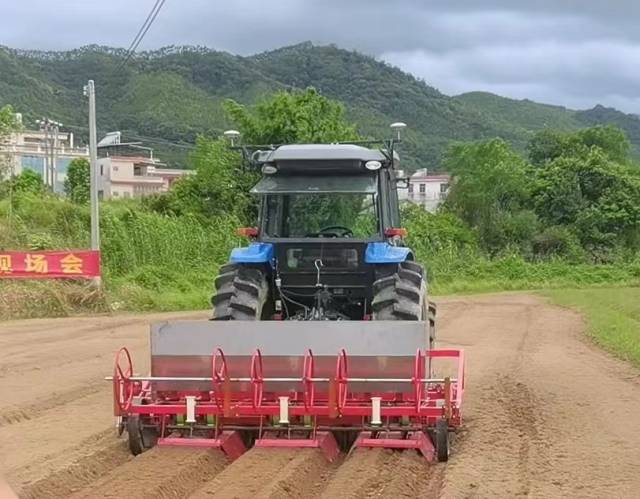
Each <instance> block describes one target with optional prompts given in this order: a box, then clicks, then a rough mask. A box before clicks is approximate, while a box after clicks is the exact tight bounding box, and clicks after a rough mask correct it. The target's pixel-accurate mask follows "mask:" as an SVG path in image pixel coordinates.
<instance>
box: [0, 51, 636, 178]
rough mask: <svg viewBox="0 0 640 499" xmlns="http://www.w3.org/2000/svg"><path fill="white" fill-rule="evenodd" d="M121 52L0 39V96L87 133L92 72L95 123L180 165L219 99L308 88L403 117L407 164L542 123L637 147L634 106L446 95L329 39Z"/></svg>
mask: <svg viewBox="0 0 640 499" xmlns="http://www.w3.org/2000/svg"><path fill="white" fill-rule="evenodd" d="M123 55H124V50H123V49H113V48H108V47H97V46H89V47H84V48H81V49H77V50H73V51H68V52H39V51H17V50H12V49H9V48H1V47H0V105H3V104H7V103H9V104H12V105H14V107H15V108H16V109H17V110H18V111H19V112H22V113H23V114H24V116H25V118H26V120H27V123H28V124H29V123H30V122H32V121H33V120H35V119H36V118H39V117H41V116H50V117H52V118H54V119H57V120H58V121H62V122H63V123H65V125H68V126H69V127H76V128H75V131H76V132H77V134H78V135H79V136H80V137H85V136H86V125H85V123H86V115H87V111H86V102H85V99H84V98H83V97H82V86H83V85H84V84H85V83H86V80H87V79H89V78H92V79H94V80H95V81H96V87H97V97H98V128H99V131H100V132H101V133H103V132H107V131H112V130H121V131H122V132H123V134H124V136H125V138H128V139H134V140H143V141H145V142H147V143H148V145H152V146H154V147H156V149H158V154H159V155H162V156H163V157H164V158H165V159H167V160H168V161H169V162H170V163H174V164H184V160H185V155H186V152H187V151H188V147H189V145H190V144H192V143H193V141H194V140H195V137H196V136H197V135H198V134H200V133H204V134H208V135H218V134H220V133H221V132H222V131H223V130H224V129H225V128H227V127H228V126H229V125H230V124H229V123H226V120H225V117H224V114H223V112H222V102H223V100H224V99H225V98H233V99H236V100H238V101H239V102H242V103H246V104H251V103H255V102H256V101H257V100H258V99H260V98H261V97H262V96H264V95H265V94H268V93H270V92H273V91H275V90H279V89H287V88H293V87H298V88H304V87H307V86H314V87H316V88H317V89H318V90H319V91H320V92H322V93H323V94H325V95H327V96H328V97H331V98H334V99H337V100H340V101H342V102H343V103H344V105H345V107H346V109H347V113H348V116H349V118H350V119H351V120H353V121H355V122H356V123H357V124H358V127H359V129H360V131H361V133H363V134H364V135H368V136H372V137H387V136H388V135H389V129H388V125H389V124H390V123H392V122H394V121H399V120H401V121H404V122H406V123H407V124H408V125H409V129H408V131H407V134H406V141H405V144H404V145H403V153H404V154H403V157H404V165H405V166H406V167H407V168H408V169H411V170H413V169H416V168H419V167H427V168H431V169H437V167H438V165H439V164H440V160H441V157H442V154H443V152H444V151H445V150H446V147H447V145H448V144H449V143H450V142H451V141H456V140H461V141H468V140H478V139H483V138H489V137H496V136H500V137H503V138H505V139H506V140H509V141H511V142H513V143H514V145H515V146H516V147H518V148H523V147H524V145H525V144H526V142H527V141H528V139H529V138H530V137H531V136H532V135H533V133H534V132H535V131H536V130H539V129H542V128H544V127H551V128H558V129H563V130H574V129H577V128H580V127H584V126H591V125H593V124H601V123H615V124H617V125H619V126H621V127H622V128H623V129H625V130H626V131H627V133H628V134H629V137H630V139H631V140H632V142H633V144H634V148H635V150H636V151H640V119H639V118H638V117H637V116H633V115H627V114H624V113H621V112H620V111H617V110H615V109H610V108H603V107H601V106H597V107H595V108H594V109H592V110H589V111H573V110H570V109H565V108H563V107H559V106H549V105H545V104H538V103H535V102H531V101H528V100H523V101H518V100H513V99H506V98H503V97H499V96H497V95H493V94H489V93H484V92H472V93H467V94H463V95H459V96H456V97H449V96H446V95H444V94H442V93H440V92H439V91H438V90H436V89H435V88H433V87H430V86H429V85H427V84H426V83H424V82H423V81H421V80H419V79H417V78H415V77H413V76H411V75H409V74H407V73H404V72H403V71H401V70H399V69H397V68H395V67H392V66H390V65H388V64H386V63H384V62H380V61H377V60H376V59H374V58H372V57H368V56H365V55H362V54H360V53H357V52H353V51H347V50H342V49H340V48H337V47H335V46H314V45H312V44H311V43H308V42H307V43H302V44H299V45H294V46H290V47H285V48H282V49H278V50H274V51H270V52H264V53H262V54H257V55H254V56H250V57H240V56H234V55H231V54H228V53H225V52H218V51H214V50H210V49H206V48H197V47H168V48H164V49H161V50H157V51H151V52H144V53H140V54H138V55H137V56H136V57H135V58H133V59H132V60H131V61H130V62H129V63H128V64H127V66H126V67H124V68H120V67H119V66H120V63H121V61H122V59H123ZM72 129H73V128H72Z"/></svg>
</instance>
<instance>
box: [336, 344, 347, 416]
mask: <svg viewBox="0 0 640 499" xmlns="http://www.w3.org/2000/svg"><path fill="white" fill-rule="evenodd" d="M348 382H349V369H348V366H347V352H345V350H344V348H343V349H342V350H340V354H339V355H338V362H337V364H336V383H337V385H338V390H337V391H338V393H337V401H336V402H337V406H338V412H341V411H342V409H343V408H344V407H345V406H346V405H347V383H348Z"/></svg>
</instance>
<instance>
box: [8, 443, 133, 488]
mask: <svg viewBox="0 0 640 499" xmlns="http://www.w3.org/2000/svg"><path fill="white" fill-rule="evenodd" d="M130 459H133V456H132V455H131V453H130V452H129V449H128V448H127V445H126V443H125V441H124V440H116V439H115V438H114V432H113V431H109V432H108V434H107V435H105V436H104V437H103V438H102V439H101V442H99V443H98V445H97V448H95V449H94V450H92V451H90V452H89V453H88V454H87V455H85V456H82V457H80V458H78V459H77V460H76V461H75V462H73V463H71V464H70V465H69V466H67V467H66V468H63V469H61V470H59V471H57V472H54V473H51V474H50V475H48V476H47V477H45V478H42V479H40V480H38V481H36V482H34V483H31V484H28V485H26V486H25V487H24V488H23V489H22V493H21V494H20V496H21V497H22V498H25V499H27V498H29V499H58V498H60V499H62V498H67V497H69V496H70V495H71V494H73V493H74V492H77V491H79V490H82V489H84V488H87V487H90V486H91V485H92V483H93V482H95V481H96V480H98V479H99V478H100V477H102V476H104V475H105V474H106V473H109V472H110V471H111V470H113V469H115V468H117V467H118V466H120V465H122V464H123V463H126V462H127V461H129V460H130Z"/></svg>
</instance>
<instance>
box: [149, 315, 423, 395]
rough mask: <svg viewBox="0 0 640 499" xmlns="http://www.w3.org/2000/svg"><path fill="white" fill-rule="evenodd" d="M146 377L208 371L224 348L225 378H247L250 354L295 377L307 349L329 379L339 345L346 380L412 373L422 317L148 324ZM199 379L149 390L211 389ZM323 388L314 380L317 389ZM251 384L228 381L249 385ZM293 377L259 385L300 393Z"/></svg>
mask: <svg viewBox="0 0 640 499" xmlns="http://www.w3.org/2000/svg"><path fill="white" fill-rule="evenodd" d="M150 343H151V375H152V376H154V377H156V376H160V377H211V376H212V367H211V363H212V354H213V352H214V351H215V350H216V349H217V348H220V349H222V351H223V352H224V355H225V358H226V362H227V367H228V374H229V376H230V377H231V378H249V376H250V366H251V357H252V356H253V354H254V352H255V351H256V349H257V348H259V349H260V351H261V353H262V363H263V376H264V378H297V379H299V378H301V377H302V370H303V361H304V355H305V352H306V351H307V350H308V349H311V351H312V352H313V357H314V364H315V371H314V378H332V377H334V376H335V374H336V362H337V358H338V354H339V352H340V350H341V349H343V348H344V349H345V351H346V353H347V356H348V377H349V378H411V377H412V376H413V373H414V362H415V355H416V351H417V349H419V348H420V349H425V348H427V346H428V344H429V342H428V333H427V324H426V323H425V322H422V321H304V322H303V321H256V322H252V321H174V322H161V323H157V324H153V325H152V326H151V341H150ZM211 386H212V385H211V383H207V382H202V381H162V382H158V383H157V384H154V387H155V390H158V391H164V390H203V391H205V390H210V389H211ZM325 388H326V384H323V383H317V384H316V390H322V391H324V389H325ZM250 389H251V386H250V383H248V382H246V383H245V382H239V383H234V385H233V391H234V392H236V391H248V390H250ZM301 390H302V384H301V383H300V382H297V381H286V382H284V381H278V382H275V381H274V382H265V385H264V391H265V392H270V391H277V392H287V391H301ZM349 390H350V391H359V392H410V391H411V390H412V385H411V383H393V382H391V383H390V382H374V383H350V384H349Z"/></svg>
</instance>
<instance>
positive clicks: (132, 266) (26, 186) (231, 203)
mask: <svg viewBox="0 0 640 499" xmlns="http://www.w3.org/2000/svg"><path fill="white" fill-rule="evenodd" d="M224 109H225V112H226V115H227V119H228V120H229V121H230V122H231V123H233V125H234V126H235V127H237V128H238V129H240V131H241V132H242V135H243V140H244V141H245V142H247V143H261V144H264V143H278V142H311V143H313V142H316V143H318V142H335V141H339V140H351V139H356V138H358V137H359V136H358V133H357V127H356V126H355V125H354V124H352V123H349V122H348V121H347V119H346V118H345V112H344V108H343V107H342V106H341V105H340V104H339V103H336V102H334V101H332V100H330V99H327V98H325V97H323V96H321V95H319V94H318V93H317V92H316V91H315V90H313V89H307V90H305V91H296V92H279V93H276V94H273V95H272V96H271V97H268V98H264V99H263V100H262V101H261V102H260V103H259V104H258V105H255V106H252V107H246V106H242V105H240V104H238V103H236V102H234V101H227V102H226V103H225V104H224ZM3 115H4V116H11V113H7V112H5V113H4V114H3ZM9 128H10V124H8V125H7V126H6V127H5V128H4V129H5V130H7V129H9ZM190 165H191V167H192V168H193V169H194V170H195V174H194V175H190V176H188V177H186V178H184V179H182V180H180V181H179V182H178V183H177V184H176V185H175V187H174V188H173V189H172V190H171V191H170V192H168V193H165V194H162V195H157V196H153V197H150V198H145V199H136V200H120V201H107V202H103V203H102V204H101V227H102V263H103V274H104V280H103V282H104V287H103V290H102V291H95V290H90V289H89V288H88V287H87V285H86V284H81V283H61V282H55V283H52V282H46V283H45V282H11V281H8V280H0V318H7V317H15V316H50V315H65V314H69V313H77V312H79V311H83V310H84V311H92V312H93V311H109V310H177V309H201V308H206V307H208V299H209V296H210V294H211V292H212V283H213V278H214V276H215V274H216V272H217V270H218V268H219V266H220V265H222V264H223V263H224V262H225V261H226V259H227V258H228V255H229V252H230V250H231V248H232V247H234V246H237V245H239V244H245V243H246V241H244V240H242V239H241V238H239V237H238V236H236V235H235V229H236V227H241V226H249V225H252V224H253V223H254V220H255V214H256V207H255V203H254V201H253V198H252V197H251V195H250V194H248V191H249V188H250V187H251V186H252V185H253V183H255V181H256V179H257V174H256V172H252V171H248V170H246V169H244V168H243V167H242V162H241V158H240V155H239V154H238V153H237V152H235V151H232V150H230V149H229V148H228V147H227V144H226V143H225V142H224V141H222V140H215V139H211V138H207V137H203V136H201V137H199V138H198V139H197V141H196V146H195V149H194V151H193V153H192V154H191V156H190ZM444 167H445V169H446V170H447V171H449V172H451V174H452V175H453V182H452V187H451V191H450V194H449V197H448V199H447V200H446V202H445V203H444V205H443V206H442V207H441V208H440V210H439V211H438V213H435V214H429V213H426V212H425V211H424V210H422V209H421V208H419V207H417V206H414V205H406V206H403V207H402V209H403V213H404V220H405V226H406V228H407V229H408V231H409V241H408V242H409V244H410V245H411V246H412V247H413V248H414V249H415V251H416V254H417V258H418V260H420V261H421V262H423V263H424V264H425V265H426V267H427V269H428V274H429V277H430V282H431V290H432V292H433V293H435V294H448V293H469V292H484V291H497V290H515V289H554V288H583V287H590V286H600V287H602V286H609V287H610V286H634V285H636V284H637V283H638V282H640V258H638V256H637V255H638V250H639V249H640V248H639V246H640V169H639V167H638V165H637V164H635V163H634V160H633V159H632V157H631V155H630V146H629V141H628V140H627V138H626V136H625V134H624V133H623V132H622V131H621V130H620V129H618V128H615V127H595V128H588V129H583V130H579V131H577V132H572V133H563V132H554V131H551V130H545V131H543V132H540V133H538V134H537V135H535V136H534V137H533V138H532V140H531V141H530V143H529V145H528V147H527V154H526V155H524V154H521V153H518V152H516V150H515V149H513V148H512V146H511V145H510V144H508V143H507V142H505V141H503V140H501V139H493V140H489V141H484V142H476V143H460V144H454V145H452V146H451V147H450V148H449V152H448V153H447V155H446V158H445V162H444ZM69 172H70V174H69V178H68V181H67V183H66V185H65V190H66V194H67V196H66V198H62V197H60V196H55V195H53V194H51V193H48V192H46V191H45V190H44V189H43V187H42V182H41V179H40V178H39V177H38V175H37V174H34V173H33V172H28V171H27V172H25V173H23V174H22V175H19V176H17V177H14V178H13V179H9V180H5V181H3V182H0V250H8V249H43V250H44V249H63V248H77V247H87V246H88V244H89V210H88V206H87V201H88V190H87V181H88V165H87V164H86V162H84V161H77V162H74V164H72V165H71V166H70V169H69Z"/></svg>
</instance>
